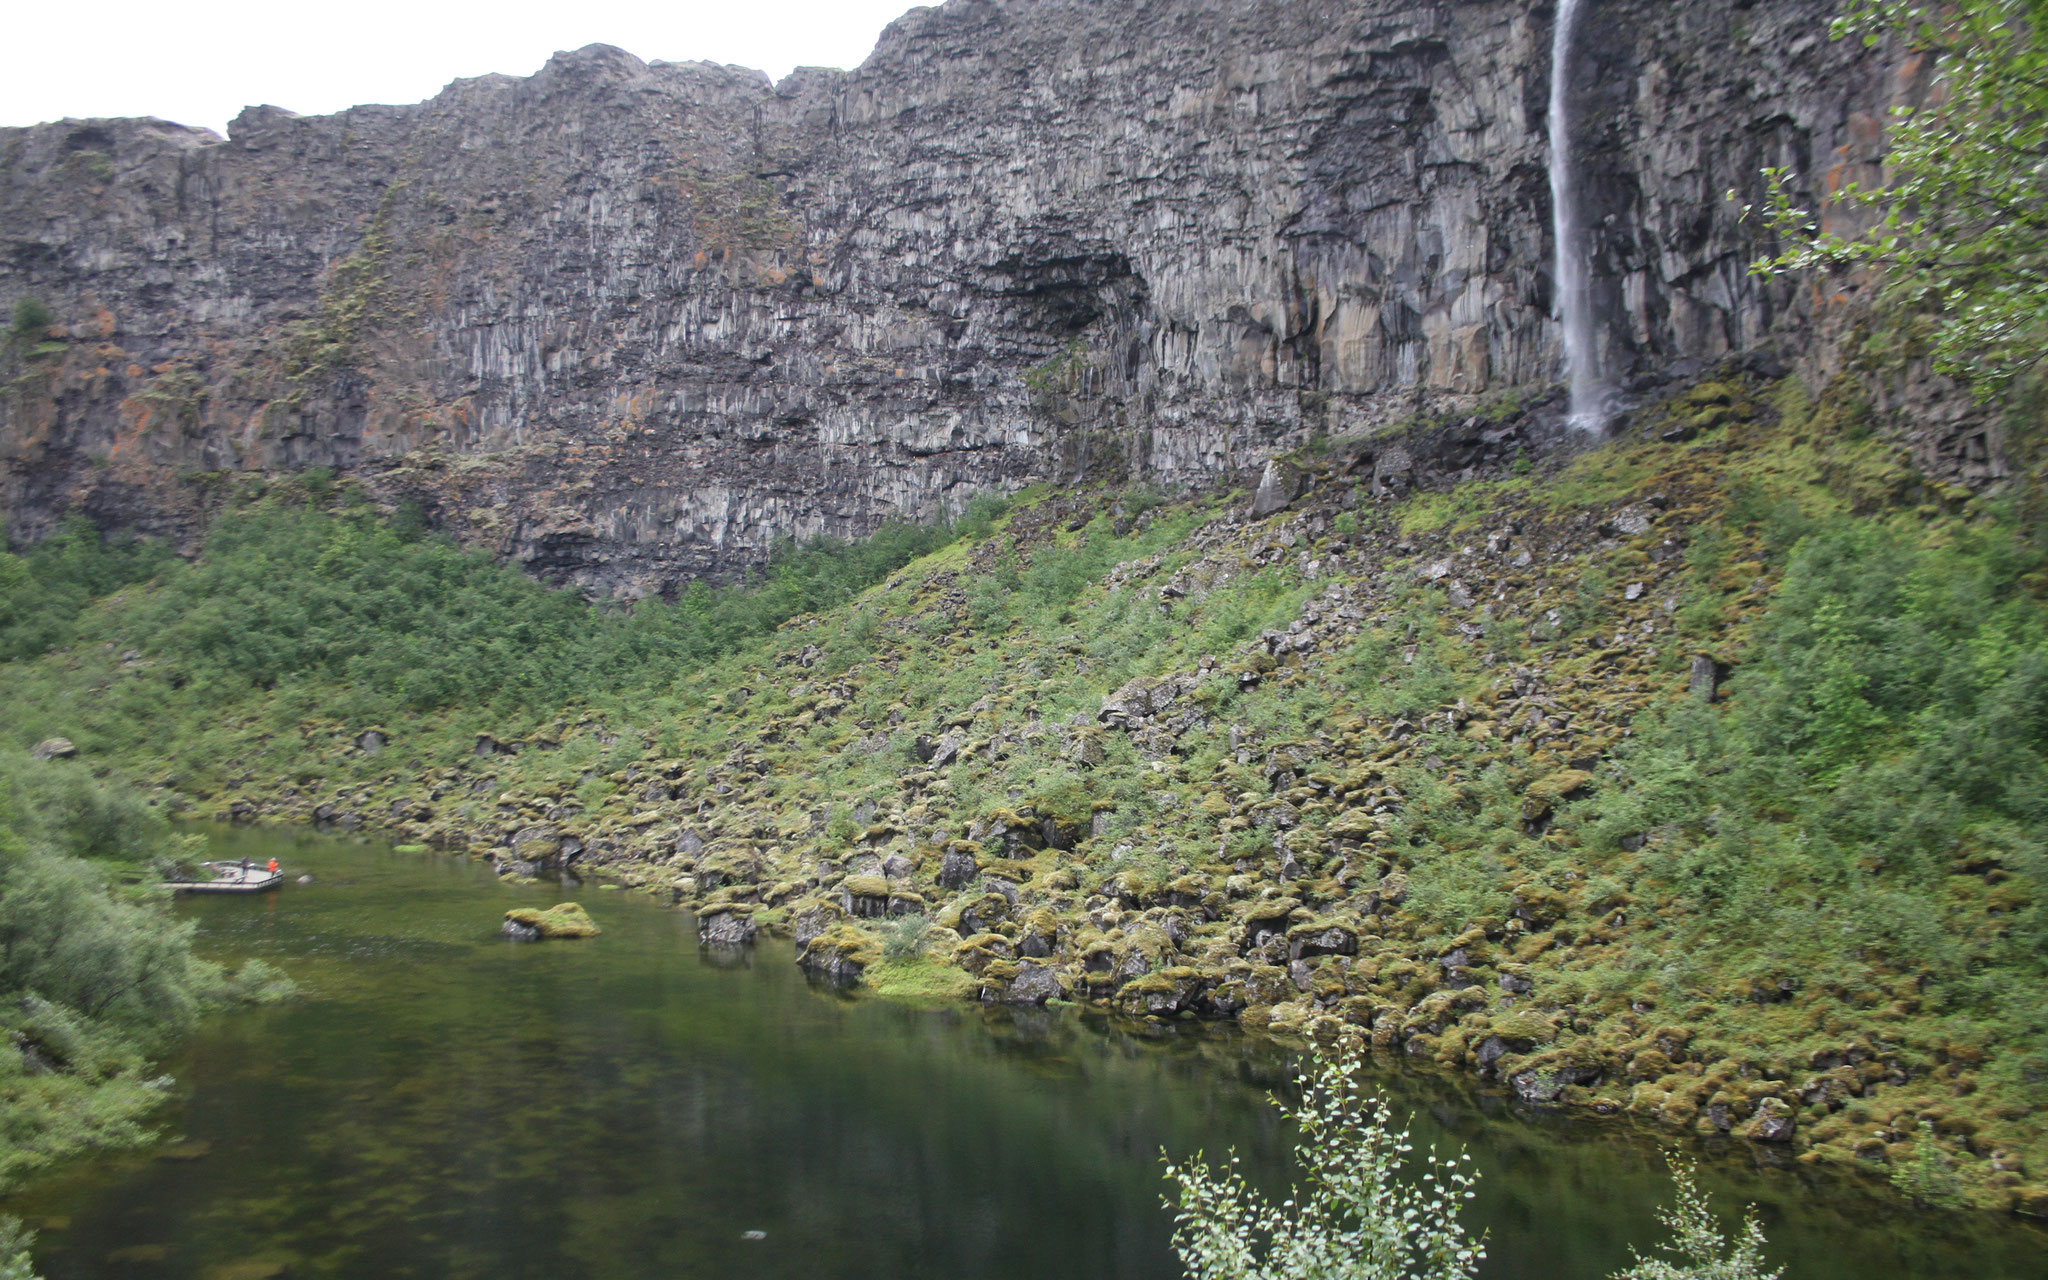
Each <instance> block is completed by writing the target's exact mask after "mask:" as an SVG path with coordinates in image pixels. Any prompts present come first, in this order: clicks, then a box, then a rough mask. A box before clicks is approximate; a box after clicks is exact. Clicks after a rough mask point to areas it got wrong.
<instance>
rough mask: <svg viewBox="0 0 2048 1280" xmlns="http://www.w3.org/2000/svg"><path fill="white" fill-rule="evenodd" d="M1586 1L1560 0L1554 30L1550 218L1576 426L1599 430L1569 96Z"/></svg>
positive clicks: (1600, 399)
mask: <svg viewBox="0 0 2048 1280" xmlns="http://www.w3.org/2000/svg"><path fill="white" fill-rule="evenodd" d="M1580 3H1581V0H1557V24H1556V26H1555V27H1554V28H1553V29H1552V30H1551V33H1550V218H1551V238H1552V239H1553V240H1554V241H1555V242H1556V244H1557V269H1556V272H1555V274H1554V276H1553V279H1554V280H1555V282H1556V287H1557V318H1558V320H1559V321H1560V322H1561V323H1562V324H1563V326H1564V365H1565V377H1566V379H1567V381H1568V382H1569V384H1570V387H1571V401H1570V404H1571V407H1570V413H1571V425H1572V426H1573V427H1575V428H1577V429H1579V430H1581V431H1597V430H1599V429H1600V428H1601V427H1602V426H1603V425H1605V417H1606V409H1605V401H1606V399H1607V393H1606V389H1605V388H1604V387H1603V386H1601V384H1600V367H1599V360H1600V353H1599V351H1598V350H1597V348H1596V345H1595V340H1594V336H1593V295H1592V290H1591V288H1590V287H1589V284H1590V282H1589V280H1588V278H1587V274H1588V273H1587V264H1586V258H1587V254H1586V245H1585V231H1584V228H1582V227H1581V226H1580V225H1579V196H1578V190H1577V188H1576V187H1575V185H1574V183H1573V180H1572V137H1571V119H1570V114H1569V111H1568V108H1567V104H1566V99H1567V98H1568V96H1569V94H1568V89H1569V86H1570V83H1571V74H1570V71H1571V51H1572V30H1573V28H1574V27H1576V26H1577V25H1578V20H1579V5H1580Z"/></svg>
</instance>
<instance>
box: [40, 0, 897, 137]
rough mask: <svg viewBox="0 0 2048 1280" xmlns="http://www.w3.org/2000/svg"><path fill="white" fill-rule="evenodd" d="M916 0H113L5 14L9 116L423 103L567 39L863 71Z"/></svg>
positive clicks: (658, 53)
mask: <svg viewBox="0 0 2048 1280" xmlns="http://www.w3.org/2000/svg"><path fill="white" fill-rule="evenodd" d="M914 7H915V5H914V4H913V3H911V0H726V2H725V3H708V4H707V3H702V2H701V0H665V2H663V3H645V2H642V0H552V2H551V3H533V2H532V0H493V2H491V3H483V4H454V3H449V2H448V0H327V2H325V3H306V2H305V0H261V2H260V3H259V2H254V0H199V2H198V3H194V4H187V5H175V4H165V3H162V0H149V2H148V3H138V2H136V0H110V2H109V0H103V2H102V3H99V4H94V5H90V6H78V7H74V6H71V5H65V4H51V3H47V2H45V3H22V4H19V5H14V6H11V7H10V12H9V14H8V17H7V21H6V27H7V44H6V51H7V56H6V58H5V59H4V60H0V125H21V124H36V123H38V122H40V121H44V120H60V119H63V118H64V117H66V116H76V117H81V118H83V117H89V116H161V117H163V118H164V119H167V120H175V121H177V122H179V123H180V124H196V125H203V126H205V127H207V128H210V129H216V130H220V131H222V132H225V131H226V126H227V122H228V121H229V120H230V119H232V118H233V117H234V116H235V114H236V113H237V112H239V111H240V110H241V109H242V108H243V107H244V106H248V105H252V104H255V103H266V102H267V103H271V104H274V105H276V106H280V107H285V108H287V109H289V110H292V111H297V112H299V113H301V114H303V115H316V114H324V113H327V112H331V111H339V110H341V109H342V108H343V107H350V106H355V105H357V104H359V103H367V102H388V103H397V102H418V101H420V100H422V99H424V98H430V97H432V96H434V94H436V93H438V92H439V91H440V89H441V87H442V86H443V85H445V84H447V83H448V82H449V81H450V80H454V79H456V78H458V77H461V76H476V75H483V74H485V73H486V72H492V71H499V72H503V73H505V74H507V75H519V76H523V75H531V74H532V73H533V72H535V71H537V70H539V69H540V66H541V64H542V63H544V62H546V61H547V60H548V55H550V54H552V53H553V52H554V51H555V50H557V49H577V48H581V47H582V46H584V45H586V44H593V43H603V44H615V45H618V46H619V47H620V48H622V49H625V50H628V51H629V52H632V53H635V54H638V55H639V56H640V57H642V58H645V59H647V60H648V61H649V62H652V61H655V60H656V59H663V60H666V61H669V62H682V61H686V60H689V59H693V58H703V59H707V60H709V61H713V62H731V63H737V64H739V65H741V66H746V67H756V68H759V69H760V70H762V71H766V72H767V73H768V74H769V75H771V76H774V77H775V78H777V79H780V78H781V77H783V76H785V75H787V74H788V73H789V71H790V69H791V68H792V67H798V66H826V67H849V68H850V67H855V66H858V65H860V63H861V61H862V60H863V59H865V58H866V57H867V55H868V52H869V50H871V49H873V48H874V46H875V37H877V36H879V35H880V34H881V32H882V28H883V27H885V26H887V25H888V24H889V22H890V21H891V20H892V19H894V18H896V17H899V16H901V15H902V14H903V13H905V12H906V11H908V10H909V9H911V8H914Z"/></svg>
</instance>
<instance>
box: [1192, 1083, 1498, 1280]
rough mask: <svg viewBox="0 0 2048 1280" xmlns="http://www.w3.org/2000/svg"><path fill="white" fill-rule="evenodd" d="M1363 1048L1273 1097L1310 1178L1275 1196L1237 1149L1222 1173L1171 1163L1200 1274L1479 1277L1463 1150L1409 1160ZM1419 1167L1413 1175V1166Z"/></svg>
mask: <svg viewBox="0 0 2048 1280" xmlns="http://www.w3.org/2000/svg"><path fill="white" fill-rule="evenodd" d="M1361 1074H1362V1072H1361V1068H1360V1060H1359V1057H1358V1055H1357V1054H1356V1053H1347V1054H1344V1055H1342V1056H1339V1057H1335V1058H1332V1059H1328V1060H1324V1061H1321V1062H1319V1063H1317V1064H1316V1065H1315V1066H1314V1067H1313V1068H1311V1069H1309V1070H1305V1071H1303V1072H1302V1074H1301V1077H1300V1081H1299V1083H1300V1086H1301V1102H1300V1103H1299V1104H1298V1105H1296V1106H1294V1107H1288V1106H1286V1105H1284V1104H1282V1103H1280V1102H1279V1101H1278V1100H1277V1099H1276V1100H1275V1102H1274V1105H1275V1106H1278V1107H1279V1108H1280V1110H1281V1112H1282V1113H1283V1114H1285V1115H1286V1116H1288V1117H1289V1118H1290V1119H1292V1120H1293V1121H1294V1123H1295V1125H1296V1127H1297V1128H1298V1129H1299V1130H1300V1136H1299V1137H1298V1139H1297V1140H1296V1142H1295V1146H1294V1158H1295V1161H1296V1163H1298V1164H1299V1165H1300V1166H1301V1168H1302V1172H1303V1174H1304V1177H1305V1181H1304V1183H1303V1184H1302V1185H1299V1186H1296V1187H1294V1188H1293V1189H1292V1190H1291V1192H1290V1194H1289V1195H1288V1196H1287V1197H1286V1198H1285V1199H1283V1200H1281V1201H1278V1202H1275V1201H1274V1200H1272V1199H1271V1198H1270V1197H1268V1196H1266V1195H1264V1194H1263V1193H1261V1192H1260V1191H1258V1190H1257V1189H1256V1188H1254V1187H1252V1186H1251V1185H1250V1184H1249V1183H1247V1182H1246V1181H1245V1178H1244V1175H1243V1174H1242V1173H1240V1172H1239V1171H1238V1169H1237V1157H1236V1155H1235V1154H1234V1153H1233V1154H1232V1156H1231V1157H1230V1160H1229V1162H1228V1163H1226V1164H1225V1165H1224V1166H1223V1168H1222V1169H1221V1170H1215V1171H1212V1170H1211V1169H1210V1168H1209V1166H1208V1165H1207V1164H1206V1163H1203V1162H1202V1156H1201V1153H1200V1152H1197V1153H1196V1154H1195V1157H1194V1163H1193V1164H1192V1165H1177V1164H1174V1163H1172V1161H1171V1160H1168V1162H1167V1165H1166V1178H1167V1181H1168V1182H1170V1183H1172V1184H1174V1186H1175V1188H1176V1195H1175V1196H1174V1197H1173V1198H1171V1199H1169V1200H1167V1202H1166V1203H1167V1207H1168V1208H1170V1209H1172V1210H1173V1211H1174V1229H1173V1248H1174V1252H1175V1253H1177V1254H1178V1255H1179V1256H1180V1260H1181V1265H1182V1266H1183V1267H1185V1268H1186V1269H1187V1274H1188V1275H1189V1276H1190V1277H1192V1278H1193V1280H1299V1278H1301V1277H1322V1278H1324V1280H1469V1277H1471V1276H1474V1275H1476V1274H1477V1272H1478V1267H1479V1264H1480V1263H1481V1262H1482V1261H1484V1260H1485V1257H1486V1250H1485V1248H1484V1247H1483V1245H1482V1244H1481V1243H1480V1241H1479V1240H1478V1239H1476V1238H1474V1237H1473V1236H1472V1235H1471V1233H1470V1232H1468V1231H1467V1230H1466V1229H1465V1228H1464V1227H1463V1226H1461V1225H1460V1224H1459V1222H1458V1214H1459V1212H1460V1210H1462V1209H1463V1208H1464V1204H1465V1202H1466V1201H1468V1200H1470V1199H1472V1197H1473V1195H1474V1194H1475V1193H1474V1191H1473V1190H1472V1188H1473V1185H1474V1184H1475V1183H1476V1182H1477V1181H1478V1175H1477V1174H1476V1173H1474V1172H1473V1171H1472V1169H1471V1166H1470V1163H1469V1161H1468V1158H1467V1157H1466V1156H1465V1155H1464V1154H1463V1153H1459V1154H1457V1155H1452V1156H1438V1155H1437V1154H1436V1153H1435V1152H1434V1151H1433V1150H1432V1151H1431V1152H1429V1153H1428V1154H1427V1155H1426V1156H1423V1157H1422V1158H1421V1159H1419V1160H1411V1158H1412V1156H1413V1147H1412V1144H1411V1143H1410V1142H1409V1139H1408V1131H1407V1130H1406V1129H1398V1128H1395V1127H1394V1125H1393V1122H1392V1118H1391V1116H1390V1114H1389V1113H1388V1110H1387V1106H1386V1103H1385V1102H1383V1101H1381V1100H1380V1099H1378V1098H1376V1097H1374V1096H1372V1095H1371V1094H1369V1093H1367V1092H1366V1091H1365V1086H1364V1084H1363V1083H1362V1081H1361V1080H1360V1078H1359V1077H1360V1076H1361ZM1411 1162H1412V1163H1414V1164H1417V1165H1419V1166H1420V1168H1419V1170H1418V1171H1417V1173H1416V1175H1415V1176H1414V1177H1413V1180H1412V1181H1411V1180H1408V1179H1407V1178H1404V1176H1403V1173H1404V1168H1403V1167H1404V1166H1405V1165H1408V1164H1410V1163H1411Z"/></svg>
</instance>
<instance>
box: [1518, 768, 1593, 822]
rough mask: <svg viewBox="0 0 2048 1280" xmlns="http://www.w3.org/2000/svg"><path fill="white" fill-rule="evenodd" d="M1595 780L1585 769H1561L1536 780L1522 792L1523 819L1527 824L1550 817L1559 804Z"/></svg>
mask: <svg viewBox="0 0 2048 1280" xmlns="http://www.w3.org/2000/svg"><path fill="white" fill-rule="evenodd" d="M1592 780H1593V775H1592V774H1590V773H1588V772H1586V771H1585V770H1584V769H1560V770H1558V771H1557V772H1556V773H1553V774H1549V775H1547V776H1545V777H1541V778H1538V779H1536V781H1534V782H1532V783H1530V784H1529V786H1528V789H1527V790H1525V791H1523V792H1522V818H1523V820H1524V821H1527V822H1539V821H1541V820H1542V819H1544V818H1547V817H1549V816H1550V811H1551V810H1552V809H1554V808H1556V807H1557V802H1558V801H1560V800H1562V799H1564V798H1565V797H1566V796H1569V795H1572V794H1573V793H1575V792H1577V791H1578V790H1579V789H1580V788H1582V787H1584V786H1585V785H1586V784H1587V783H1589V782H1591V781H1592Z"/></svg>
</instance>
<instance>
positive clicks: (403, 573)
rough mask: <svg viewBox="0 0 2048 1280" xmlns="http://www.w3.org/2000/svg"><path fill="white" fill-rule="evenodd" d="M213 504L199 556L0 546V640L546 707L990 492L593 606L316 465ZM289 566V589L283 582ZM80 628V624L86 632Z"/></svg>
mask: <svg viewBox="0 0 2048 1280" xmlns="http://www.w3.org/2000/svg"><path fill="white" fill-rule="evenodd" d="M297 487H298V488H299V489H300V490H301V491H302V492H303V493H305V494H308V495H311V498H312V502H311V504H306V503H303V502H300V501H294V500H293V499H292V498H291V497H290V495H289V494H285V493H280V494H276V495H273V496H270V497H266V498H262V499H258V500H257V501H255V502H254V503H251V504H248V505H246V506H244V507H243V508H241V509H239V510H236V511H232V512H229V513H227V514H225V515H224V516H223V517H222V518H221V519H220V520H219V521H218V522H217V523H216V524H215V526H214V528H213V530H212V532H211V534H210V536H209V538H208V541H207V544H206V548H205V553H204V555H203V556H202V557H201V559H200V561H199V562H198V563H197V564H195V565H187V564H184V563H182V562H178V561H175V560H173V559H171V558H170V557H169V554H168V552H166V551H165V550H164V549H162V548H161V547H160V546H158V545H157V544H153V543H120V542H116V541H111V540H107V539H103V538H101V537H100V535H99V534H98V533H97V531H95V530H93V529H92V527H91V526H90V525H89V524H87V523H84V522H83V521H77V522H73V523H71V524H67V525H66V526H65V529H64V531H63V532H62V533H60V534H59V535H57V536H55V537H52V538H50V539H48V540H46V541H45V542H43V543H41V544H38V545H37V546H36V547H35V548H33V549H32V550H31V551H30V552H29V553H28V554H27V555H25V556H14V557H7V558H5V559H0V585H5V586H7V587H8V590H7V591H6V593H5V595H4V596H0V656H4V657H9V658H24V657H31V656H33V655H35V654H37V653H41V652H44V651H47V650H48V649H50V648H53V647H57V646H60V645H63V644H66V643H69V642H71V641H73V640H75V639H77V638H79V637H80V636H81V635H82V634H87V633H89V634H90V635H91V636H93V637H98V638H105V639H107V640H108V641H110V642H116V643H119V644H121V645H124V646H134V647H136V648H139V649H141V650H143V651H144V652H146V653H148V654H149V655H150V656H151V657H152V658H155V659H161V660H164V661H166V662H168V663H170V664H172V665H173V667H174V668H175V670H174V671H173V672H172V673H170V674H171V676H172V678H174V680H175V682H176V683H177V684H178V685H180V686H189V688H190V690H191V693H190V694H188V695H187V696H196V697H199V698H200V699H201V700H204V701H212V702H215V703H219V702H223V701H227V700H230V699H232V698H234V697H237V696H240V695H241V694H243V693H246V692H247V691H249V690H252V689H254V690H266V689H276V688H279V687H280V686H285V685H289V684H291V683H292V682H295V681H304V680H307V679H319V680H327V681H338V682H342V683H345V684H347V685H348V686H350V687H351V689H352V690H354V694H353V702H352V703H351V704H350V705H348V706H347V707H346V708H345V709H346V710H347V711H349V712H350V713H351V714H357V715H360V716H363V717H366V718H374V717H376V716H377V715H379V714H381V713H385V712H390V711H398V710H412V711H420V710H429V709H433V708H437V707H446V706H451V705H463V706H469V707H500V708H542V709H553V708H555V707H559V706H561V705H563V704H565V703H568V702H571V701H577V700H581V699H585V698H589V697H591V696H593V695H598V694H603V693H607V692H613V693H615V692H618V691H620V690H625V689H649V688H654V687H660V686H665V685H667V684H669V683H670V682H671V681H672V680H673V679H674V678H675V677H676V675H677V674H679V673H680V672H682V671H686V670H688V669H689V668H691V667H693V666H696V665H698V664H700V663H702V662H704V661H707V660H710V659H712V658H715V657H717V656H718V655H720V654H723V653H728V652H731V651H732V650H733V649H735V648H737V647H738V646H739V645H741V644H742V643H744V642H746V641H749V640H751V639H753V638H755V637H758V636H761V635H764V634H766V633H768V632H770V631H772V630H773V629H774V628H775V627H776V626H778V625H779V624H781V623H782V622H784V621H786V620H787V619H788V618H790V617H792V616H794V615H796V614H799V613H808V612H813V611H817V610H821V609H826V608H830V607H832V606H833V605H837V604H839V603H842V602H843V601H845V600H847V599H848V598H850V597H851V596H852V595H853V594H854V593H855V592H857V591H859V590H861V589H862V588H864V587H866V586H868V585H870V584H871V583H873V582H874V581H876V580H877V579H879V578H882V577H885V576H886V575H888V574H889V573H891V572H894V571H895V570H896V569H898V568H901V567H902V566H903V565H904V564H907V563H908V562H909V561H910V560H912V559H914V558H916V557H917V556H919V555H923V554H925V553H927V552H929V551H932V550H934V549H936V548H937V547H940V546H943V545H945V544H946V543H947V542H949V541H951V540H952V539H953V538H955V537H957V536H959V535H960V534H961V533H963V532H972V531H974V530H976V529H986V528H987V527H988V525H989V524H990V522H991V521H992V520H993V518H994V516H993V511H994V510H996V509H999V508H995V507H994V506H993V504H991V503H988V502H981V503H979V504H977V505H975V506H974V507H972V508H971V509H970V511H969V512H968V513H967V515H966V516H964V517H963V518H962V520H961V521H959V522H957V523H955V524H939V525H928V526H919V525H905V524H891V525H885V526H883V527H882V528H881V529H879V530H877V531H876V532H875V534H874V535H873V536H872V537H870V538H868V539H866V540H864V541H862V542H858V543H846V542H841V541H838V540H836V539H819V540H817V541H815V542H811V543H808V544H804V545H798V544H795V543H785V544H784V545H782V546H781V547H779V548H777V550H776V552H775V554H774V558H773V559H772V560H771V561H770V563H769V565H768V568H767V570H766V572H765V573H764V574H763V575H762V577H761V579H760V580H759V581H757V582H754V583H751V584H743V585H739V586H733V587H711V586H708V585H705V584H702V583H699V584H694V585H693V586H692V587H691V588H689V589H688V590H686V591H685V592H683V593H682V595H681V597H680V598H679V599H677V600H676V601H675V602H674V603H673V604H671V603H667V602H664V601H661V600H645V601H641V602H640V603H639V604H638V605H636V606H634V607H632V608H630V609H624V608H612V607H605V606H593V605H590V604H588V603H586V602H585V601H584V600H583V599H582V597H581V596H580V595H578V594H577V593H575V592H573V591H566V590H551V589H549V588H547V587H545V586H543V585H541V584H539V583H536V582H533V581H532V580H531V579H528V578H526V577H525V576H523V575H522V574H520V573H519V572H518V571H517V570H516V569H512V568H509V567H504V566H499V565H496V564H493V563H492V562H491V561H490V560H489V559H488V558H487V557H485V556H482V555H479V554H475V553H471V552H465V551H462V550H460V549H458V548H456V547H454V546H453V545H451V544H449V543H447V542H445V541H441V540H437V539H431V538H422V537H420V536H419V532H418V529H417V527H416V525H414V524H412V523H410V522H406V521H403V520H401V521H399V522H387V521H385V520H383V519H382V518H380V517H379V516H378V515H376V514H375V513H374V512H373V511H371V510H369V509H367V508H353V509H350V508H344V509H341V510H328V509H326V508H325V507H324V506H322V505H321V503H322V501H323V500H324V499H325V498H326V497H328V496H329V495H330V494H331V492H332V491H333V487H334V486H333V477H332V473H331V472H326V471H325V470H324V469H321V468H315V469H313V470H310V471H308V472H307V473H305V475H304V476H302V477H301V479H300V483H299V485H298V486H297ZM151 575H154V576H155V577H156V583H155V586H154V589H152V590H150V591H147V592H142V593H138V594H137V595H136V596H135V597H134V598H132V599H128V600H125V601H123V602H122V603H121V604H120V606H119V607H111V608H108V609H105V610H103V611H102V612H101V614H100V615H98V616H97V617H95V618H94V619H93V620H92V624H91V625H87V623H86V619H85V618H84V617H83V612H84V609H85V606H86V605H87V604H88V603H89V602H90V601H92V600H93V599H94V598H95V597H100V596H104V595H106V594H108V593H109V592H112V591H113V590H115V589H117V588H118V587H121V586H123V585H126V584H128V583H132V582H135V581H137V580H139V579H141V578H144V577H148V576H151ZM280 583H289V584H291V587H290V589H289V590H279V589H278V584H280ZM873 625H874V624H873V621H872V619H869V620H867V621H865V622H856V623H855V624H853V625H851V626H850V627H849V628H848V631H847V632H846V633H845V635H844V637H843V641H844V643H843V644H842V645H841V646H840V651H839V652H838V653H837V654H836V656H835V660H836V661H837V662H838V664H839V665H840V666H841V667H844V666H845V665H846V664H847V663H849V662H851V661H854V660H856V659H857V658H858V657H859V656H861V654H862V653H863V651H864V650H863V646H864V645H865V644H866V643H867V642H869V641H871V640H872V638H873V634H874V632H873ZM81 628H83V630H81Z"/></svg>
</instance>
